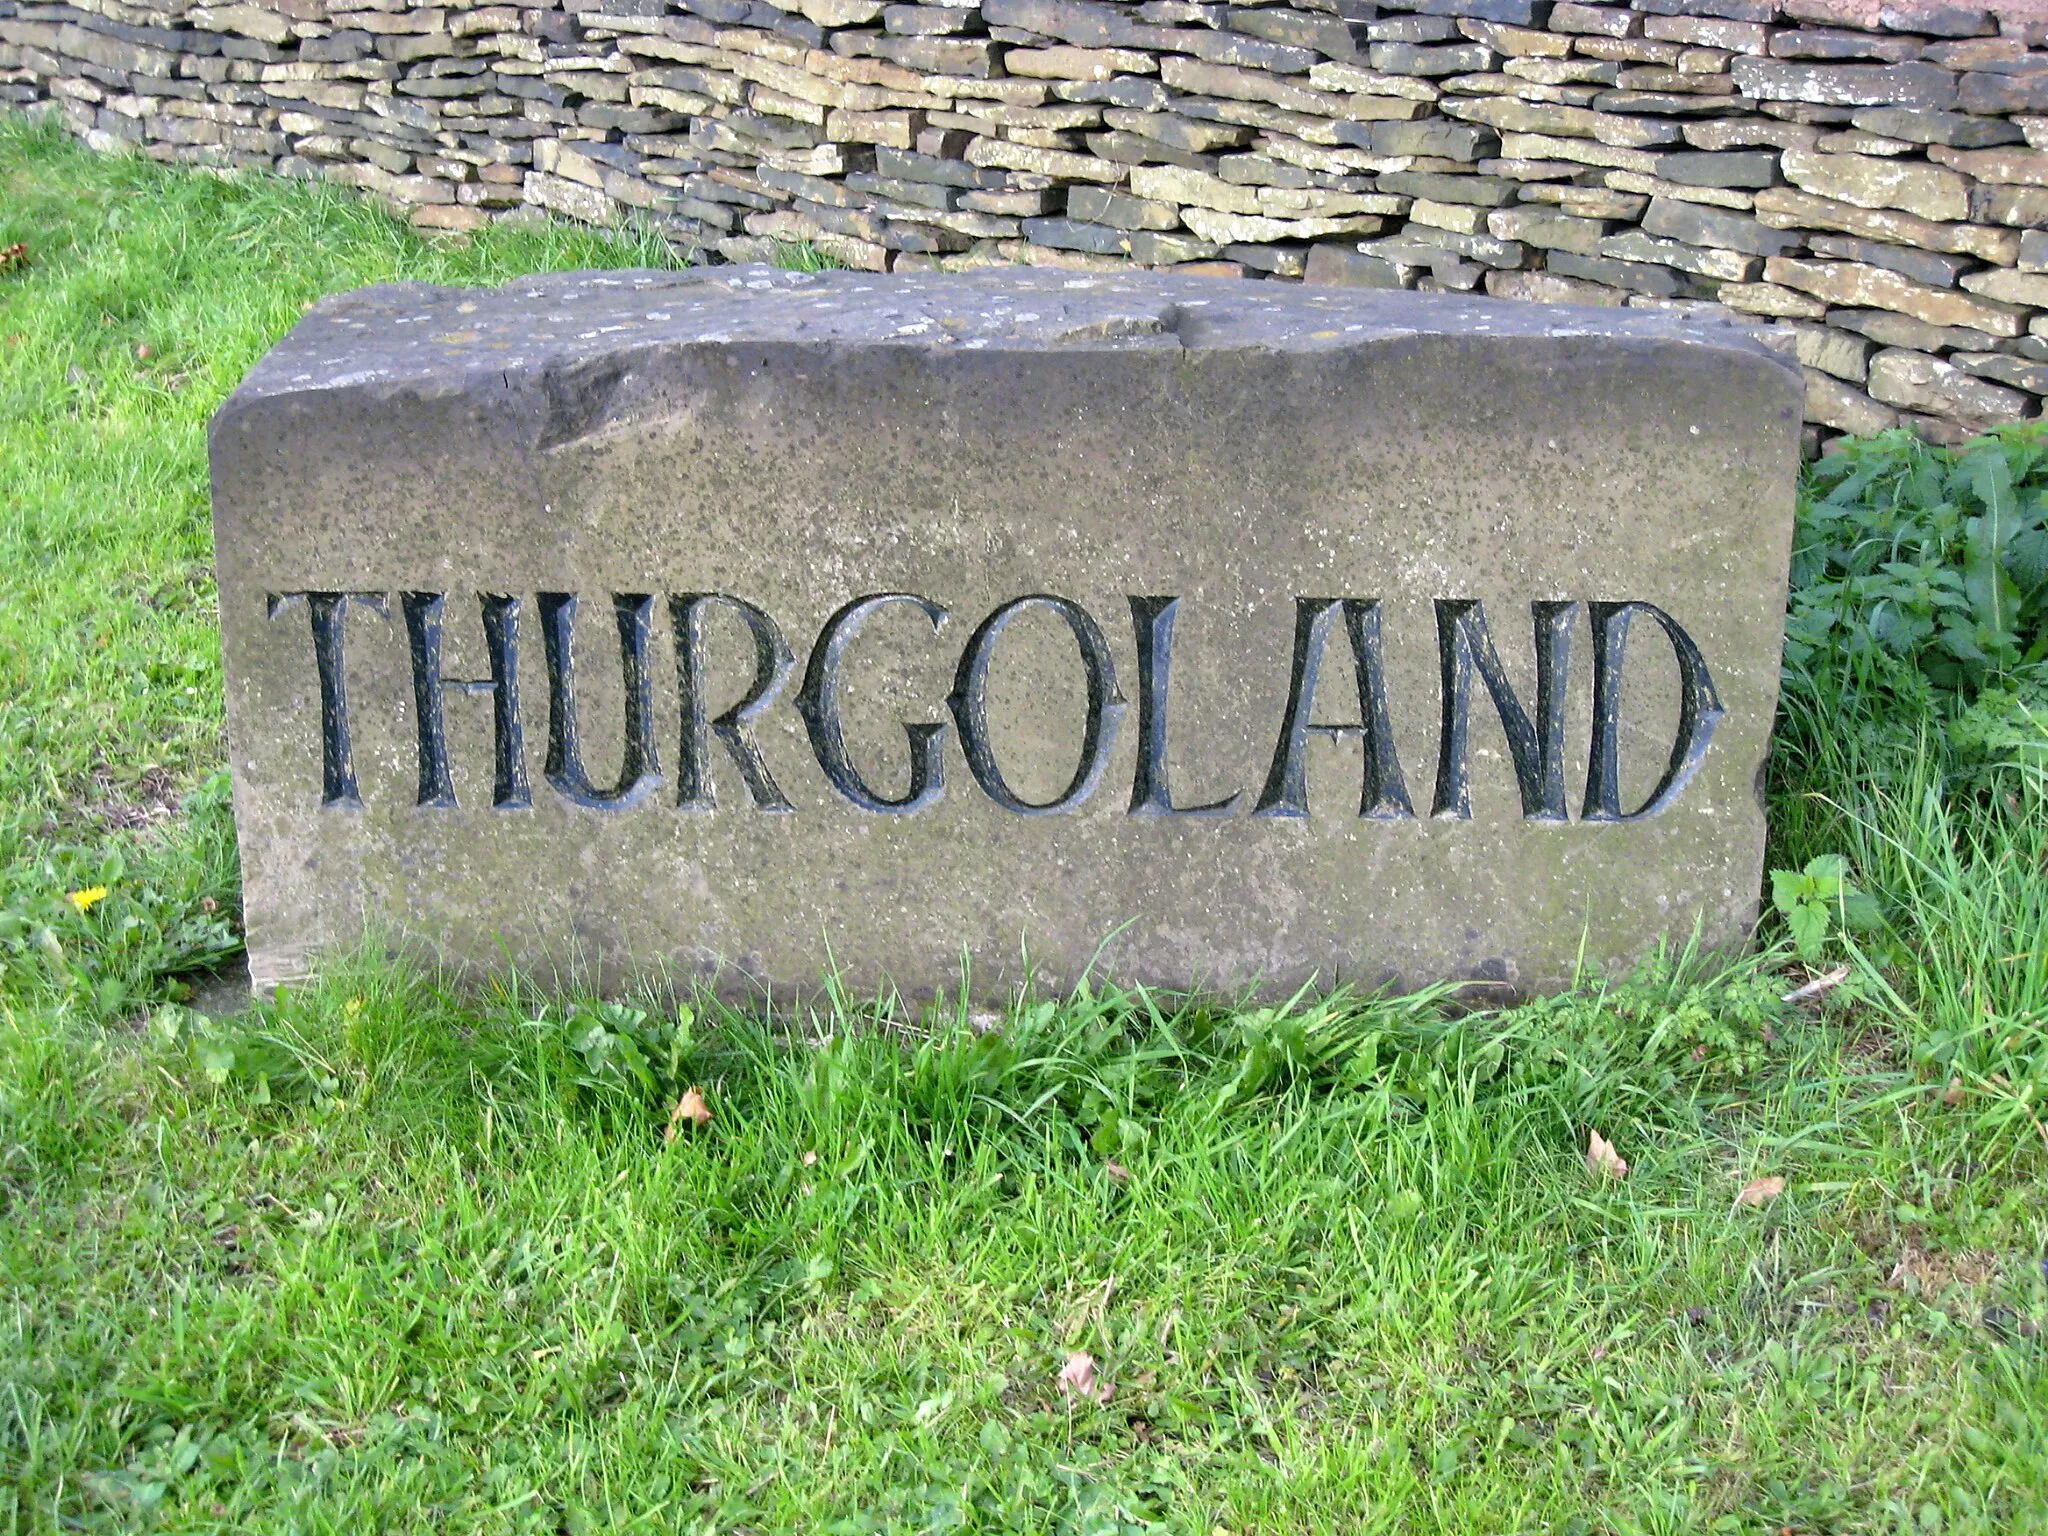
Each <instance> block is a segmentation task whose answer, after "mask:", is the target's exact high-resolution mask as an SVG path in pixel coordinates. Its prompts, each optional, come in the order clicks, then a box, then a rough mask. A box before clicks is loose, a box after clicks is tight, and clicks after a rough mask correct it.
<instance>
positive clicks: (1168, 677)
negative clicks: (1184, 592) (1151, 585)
mask: <svg viewBox="0 0 2048 1536" xmlns="http://www.w3.org/2000/svg"><path fill="white" fill-rule="evenodd" d="M1130 602H1131V628H1132V629H1133V630H1134V631H1135V632H1136V634H1137V640H1138V770H1137V773H1136V775H1135V776H1134V777H1133V779H1132V781H1131V810H1130V814H1131V815H1133V816H1228V815H1231V814H1232V813H1233V812H1235V811H1236V810H1237V805H1238V802H1239V801H1240V800H1242V799H1243V798H1244V792H1243V791H1242V790H1240V791H1238V792H1237V793H1236V794H1233V795H1229V796H1227V797H1225V798H1224V799H1221V800H1212V801H1210V802H1209V803H1208V804H1207V805H1189V806H1179V805H1175V804H1174V803H1173V789H1172V787H1171V786H1170V785H1169V784H1168V782H1167V761H1168V753H1167V738H1166V724H1167V705H1168V700H1169V699H1170V698H1171V697H1172V688H1173V628H1174V618H1175V616H1176V615H1177V614H1178V612H1179V610H1180V599H1179V598H1177V597H1133V598H1132V599H1131V600H1130Z"/></svg>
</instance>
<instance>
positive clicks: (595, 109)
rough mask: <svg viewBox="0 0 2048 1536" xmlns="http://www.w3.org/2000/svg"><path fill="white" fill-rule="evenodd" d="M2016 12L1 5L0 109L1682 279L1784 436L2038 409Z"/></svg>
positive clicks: (2041, 265)
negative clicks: (1795, 413)
mask: <svg viewBox="0 0 2048 1536" xmlns="http://www.w3.org/2000/svg"><path fill="white" fill-rule="evenodd" d="M2044 43H2048V11H2044V10H2039V9H2036V10H2032V11H2029V12H2025V13H2021V12H2015V11H2012V10H2006V11H2004V12H2003V13H1995V12H1991V11H1986V10H1980V9H1975V8H1970V7H1963V6H1950V5H1942V4H1890V3H1884V0H1634V3H1632V4H1599V5H1594V4H1579V3H1576V0H1557V3H1554V4H1553V3H1549V0H1291V3H1282V4H1247V5H1226V4H1218V3H1212V0H1143V3H1104V0H944V3H932V4H891V3H885V0H565V3H563V4H561V5H558V6H548V7H520V6H512V5H486V6H463V5H459V4H436V5H422V4H416V3H412V0H263V3H239V4H229V5H219V6H207V5H190V4H180V3H176V0H173V3H171V4H168V5H164V6H148V5H131V4H124V3H122V0H83V3H81V4H75V5H74V4H38V3H32V0H0V101H6V102H11V103H14V104H16V105H21V106H31V105H37V104H42V105H45V106H54V108H55V109H56V110H58V111H60V112H61V113H62V115H63V117H64V120H65V121H66V122H67V123H69V124H70V125H71V126H72V128H73V129H75V130H76V131H77V132H79V133H80V134H82V135H83V136H84V137H85V138H86V139H87V141H88V142H90V143H92V144H94V145H96V146H99V147H102V148H114V147H117V146H134V147H137V148H139V149H141V150H142V151H144V152H145V153H148V154H150V155H152V156H155V157H157V158H159V159H164V160H174V161H185V162H194V163H198V164H202V165H211V166H258V167H262V168H266V169H272V170H276V171H279V172H281V173H283V174H285V175H290V176H317V177H325V178H328V179H332V180H338V181H346V182H350V183H353V184H355V185H357V186H359V187H361V188H363V189H364V190H366V191H368V192H370V193H372V194H374V195H377V196H379V197H382V198H385V199H388V200H389V201H390V202H392V203H393V204H395V205H397V206H398V207H400V208H401V209H403V210H405V211H406V213H407V214H408V216H409V217H410V218H411V219H412V221H413V222H414V223H415V224H418V225H420V226H422V227H424V228H429V229H442V230H468V229H474V228H477V227H479V226H481V225H482V224H483V223H485V222H486V221H487V220H489V219H492V218H494V217H502V216H506V215H514V216H516V215H519V214H521V213H522V212H525V211H528V210H532V209H536V208H538V209H544V210H548V211H550V212H553V213H557V214H564V215H568V216H570V217H572V218H577V219H582V220H587V221H590V222H592V223H606V222H613V221H616V220H619V219H621V218H625V217H639V218H644V219H648V220H651V221H655V222H657V223H658V224H659V225H660V226H661V227H662V229H663V230H664V232H665V233H666V235H667V236H668V238H669V239H670V240H671V241H673V242H674V243H675V244H676V245H678V246H679V247H681V248H684V249H686V250H689V251H698V250H701V251H703V252H706V253H713V252H715V253H717V254H718V255H721V256H724V257H727V258H733V259H752V258H755V257H758V256H760V255H762V254H765V252H766V250H767V248H768V245H769V242H773V241H809V242H811V243H813V244H814V245H816V246H817V247H819V248H821V249H822V250H824V251H826V252H828V253H830V254H831V255H832V256H834V257H836V258H837V259H838V260H840V261H842V262H844V263H846V264H848V265H850V266H853V267H856V268H862V269H868V270H876V271H880V270H884V269H888V270H898V271H902V270H932V269H953V268H970V267H978V266H984V265H991V264H998V263H1016V262H1022V263H1028V264H1031V265H1036V266H1051V267H1066V268H1073V269H1077V270H1082V271H1094V270H1100V269H1107V268H1116V267H1121V266H1125V265H1128V264H1133V263H1135V264H1138V265H1142V266H1149V267H1173V268H1179V269H1182V270H1189V271H1207V272H1214V273H1218V274H1227V275H1235V276H1244V277H1269V278H1305V279H1306V280H1307V281H1309V282H1312V283H1315V282H1320V283H1341V284H1363V285H1368V286H1381V287H1400V288H1420V289H1435V290H1446V291H1461V292H1484V293H1486V294H1491V295H1493V296H1495V297H1499V298H1508V299H1525V300H1535V301H1538V302H1549V303H1571V304H1595V305H1627V306H1633V307H1653V308H1666V309H1686V310H1702V311H1704V312H1706V313H1709V314H1715V315H1720V316H1723V317H1726V318H1735V319H1740V320H1742V321H1744V322H1745V323H1753V324H1754V325H1756V326H1757V327H1758V328H1759V331H1760V333H1761V334H1762V335H1763V336H1764V338H1765V339H1766V340H1767V341H1769V342H1770V343H1771V344H1772V345H1774V346H1777V347H1779V348H1781V349H1783V350H1784V351H1786V352H1788V353H1791V354H1794V355H1796V356H1797V358H1798V360H1799V362H1800V363H1801V365H1802V366H1803V367H1804V369H1805V376H1806V379H1807V384H1808V392H1807V417H1808V421H1809V424H1810V427H1809V446H1810V447H1812V446H1818V445H1819V444H1820V443H1822V442H1824V441H1825V440H1826V439H1827V438H1829V437H1831V436H1833V435H1834V434H1837V433H1843V432H1848V433H1869V432H1874V431H1878V430H1880V429H1883V428H1886V427H1891V426H1896V425H1904V426H1907V427H1910V428H1912V429H1913V430H1915V431H1917V432H1919V433H1920V434H1922V435H1923V436H1925V437H1927V438H1929V439H1931V440H1934V441H1940V442H1953V441H1958V440H1960V439H1961V438H1963V437H1965V436H1967V435H1969V434H1971V433H1974V432H1978V431H1981V430H1984V429H1985V428H1987V427H1990V426H1993V425H1996V424H1998V423H2001V422H2009V421H2015V420H2020V419H2024V418H2028V417H2032V416H2035V415H2037V414H2038V413H2039V411H2040V405H2041V398H2042V396H2043V395H2044V394H2048V49H2044V47H2043V44H2044ZM529 216H530V215H529Z"/></svg>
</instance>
